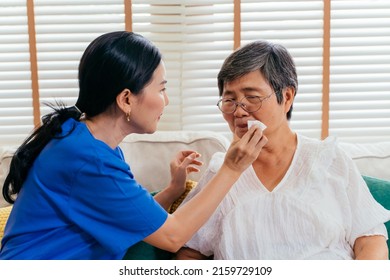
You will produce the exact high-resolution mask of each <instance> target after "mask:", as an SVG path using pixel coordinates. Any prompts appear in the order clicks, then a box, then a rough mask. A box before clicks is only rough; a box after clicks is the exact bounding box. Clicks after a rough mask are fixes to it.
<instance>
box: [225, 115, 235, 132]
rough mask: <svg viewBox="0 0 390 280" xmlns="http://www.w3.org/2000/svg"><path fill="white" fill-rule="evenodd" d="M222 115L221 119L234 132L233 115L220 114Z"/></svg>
mask: <svg viewBox="0 0 390 280" xmlns="http://www.w3.org/2000/svg"><path fill="white" fill-rule="evenodd" d="M222 115H223V118H224V119H225V121H226V122H227V124H228V125H229V128H230V130H231V131H233V130H234V117H233V114H231V115H226V114H222Z"/></svg>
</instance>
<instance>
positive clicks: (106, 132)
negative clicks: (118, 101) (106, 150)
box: [84, 115, 126, 149]
mask: <svg viewBox="0 0 390 280" xmlns="http://www.w3.org/2000/svg"><path fill="white" fill-rule="evenodd" d="M84 122H85V124H86V126H87V127H88V130H89V131H90V132H91V134H92V135H93V137H95V138H96V139H98V140H100V141H102V142H104V143H106V144H107V145H108V146H110V147H111V148H112V149H115V148H116V147H117V146H118V145H119V143H120V142H121V141H122V140H123V138H124V137H125V136H126V134H124V133H122V130H121V129H120V125H119V123H118V121H116V120H115V119H113V118H108V117H104V116H100V115H99V116H95V117H93V118H86V119H85V121H84Z"/></svg>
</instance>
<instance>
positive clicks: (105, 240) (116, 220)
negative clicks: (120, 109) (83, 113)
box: [0, 119, 168, 260]
mask: <svg viewBox="0 0 390 280" xmlns="http://www.w3.org/2000/svg"><path fill="white" fill-rule="evenodd" d="M62 128H63V132H62V133H61V135H59V137H57V138H56V139H53V140H51V141H50V142H49V143H48V145H47V146H46V147H45V148H44V149H43V150H42V152H41V153H40V154H39V156H38V157H37V159H36V160H35V161H34V164H33V166H32V167H31V169H30V171H29V173H28V176H27V179H26V181H25V182H24V184H23V187H22V190H21V192H20V193H19V195H18V198H17V200H16V202H15V204H14V207H13V209H12V212H11V214H10V217H9V220H8V222H7V226H6V228H5V234H4V238H3V239H2V248H1V251H0V259H77V260H81V259H122V257H123V256H124V254H125V253H126V250H127V249H128V248H129V247H130V246H132V245H133V244H135V243H137V242H139V241H141V240H143V239H144V238H145V237H146V236H148V235H150V234H151V233H153V232H155V231H156V230H157V229H158V228H160V227H161V225H162V224H163V223H164V222H165V220H166V219H167V215H168V214H167V212H166V211H165V210H164V209H163V208H162V207H161V206H160V205H159V204H158V203H157V202H156V201H155V200H154V199H153V197H152V196H151V195H150V194H149V192H148V191H147V190H145V189H144V188H143V187H142V186H140V185H139V184H138V183H137V181H136V180H135V179H134V176H133V174H132V173H131V170H130V167H129V166H128V164H127V163H126V162H125V161H124V157H123V153H122V151H121V150H120V148H119V147H117V148H116V149H114V150H113V149H112V148H110V147H109V146H108V145H107V144H105V143H104V142H102V141H99V140H97V139H95V138H94V137H93V136H92V134H91V133H90V132H89V130H88V129H87V127H86V126H85V124H84V123H80V122H77V121H75V120H73V119H69V120H67V121H66V122H65V123H64V124H63V126H62Z"/></svg>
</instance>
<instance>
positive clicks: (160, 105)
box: [144, 97, 165, 113]
mask: <svg viewBox="0 0 390 280" xmlns="http://www.w3.org/2000/svg"><path fill="white" fill-rule="evenodd" d="M144 105H145V106H146V107H147V108H148V110H150V111H158V112H160V113H161V111H162V110H163V109H164V107H165V101H164V98H163V97H161V98H160V97H154V98H150V99H148V100H144Z"/></svg>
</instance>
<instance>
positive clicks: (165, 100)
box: [164, 92, 169, 106]
mask: <svg viewBox="0 0 390 280" xmlns="http://www.w3.org/2000/svg"><path fill="white" fill-rule="evenodd" d="M164 103H165V106H167V105H168V104H169V98H168V95H167V94H166V93H165V92H164Z"/></svg>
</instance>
